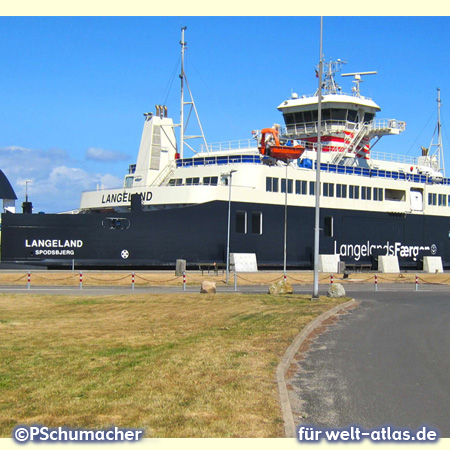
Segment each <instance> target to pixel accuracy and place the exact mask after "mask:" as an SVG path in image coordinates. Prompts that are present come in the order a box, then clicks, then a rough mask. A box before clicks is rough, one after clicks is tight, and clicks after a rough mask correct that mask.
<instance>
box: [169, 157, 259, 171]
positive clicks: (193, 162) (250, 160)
mask: <svg viewBox="0 0 450 450" xmlns="http://www.w3.org/2000/svg"><path fill="white" fill-rule="evenodd" d="M242 163H246V164H261V158H260V155H259V154H254V155H225V156H206V157H201V156H196V157H195V158H183V159H177V161H176V166H177V168H179V167H197V166H208V165H210V164H214V165H226V164H242Z"/></svg>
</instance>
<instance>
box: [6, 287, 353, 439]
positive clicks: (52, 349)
mask: <svg viewBox="0 0 450 450" xmlns="http://www.w3.org/2000/svg"><path fill="white" fill-rule="evenodd" d="M346 300H347V299H327V298H321V300H319V301H317V302H312V301H310V300H309V299H308V298H307V297H305V296H295V295H294V296H285V297H284V296H283V297H281V296H280V297H276V296H270V295H244V294H216V295H201V294H182V293H180V294H174V295H143V294H136V295H127V296H104V297H76V296H44V295H33V294H29V295H8V294H1V295H0V361H1V363H0V437H10V436H11V431H12V429H13V427H14V426H15V425H17V424H42V425H45V426H49V427H50V426H51V427H54V426H63V425H65V426H69V427H80V428H103V427H109V426H111V425H115V426H119V427H133V428H145V430H146V433H145V436H146V437H282V436H283V423H282V417H281V413H280V408H279V402H278V391H277V385H276V383H275V371H276V367H277V364H278V362H279V360H280V359H281V357H282V355H283V354H284V352H285V350H286V348H287V347H288V346H289V344H290V343H291V341H292V339H293V338H294V336H295V335H296V334H297V333H298V332H299V331H300V330H301V329H302V328H303V327H304V325H305V324H306V323H308V322H309V321H311V320H312V319H313V318H314V317H316V316H318V315H319V314H321V313H322V312H324V311H325V310H327V309H329V308H331V307H333V306H335V305H336V304H337V303H339V302H343V301H346Z"/></svg>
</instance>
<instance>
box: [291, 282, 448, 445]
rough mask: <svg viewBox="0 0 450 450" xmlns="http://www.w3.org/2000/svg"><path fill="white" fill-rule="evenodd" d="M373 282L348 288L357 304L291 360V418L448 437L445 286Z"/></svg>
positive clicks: (322, 423) (313, 423) (326, 424)
mask: <svg viewBox="0 0 450 450" xmlns="http://www.w3.org/2000/svg"><path fill="white" fill-rule="evenodd" d="M345 287H346V288H347V286H345ZM379 288H380V290H379V291H378V292H374V290H373V286H371V287H370V286H368V285H364V286H361V285H358V286H351V287H348V288H347V292H349V293H351V295H352V296H353V297H354V298H356V299H358V300H360V307H359V308H356V309H354V310H352V311H351V312H349V313H347V314H345V315H342V316H341V317H340V319H339V320H338V321H337V323H336V324H335V325H332V326H330V327H329V329H328V331H326V332H325V333H323V334H322V335H320V336H319V337H318V338H316V339H315V340H314V341H313V344H312V345H311V347H310V350H309V351H308V353H307V354H306V356H305V358H304V359H303V360H302V361H301V362H300V363H297V364H298V365H297V368H298V369H297V373H296V374H295V376H294V378H293V379H292V384H293V387H294V391H291V392H290V394H291V403H292V409H293V412H294V419H295V421H296V424H297V425H298V424H300V423H304V424H311V425H315V426H321V427H337V428H343V427H347V426H350V425H353V424H357V425H360V426H363V427H365V428H367V429H375V428H379V427H381V426H383V425H394V426H396V427H399V428H400V427H405V428H408V429H411V430H416V429H418V428H419V427H421V426H422V425H428V426H430V427H434V428H436V429H437V430H438V431H439V432H440V436H441V437H450V421H449V420H448V417H449V412H450V388H449V386H450V326H449V324H450V287H449V286H433V285H421V286H420V287H419V291H417V292H416V291H415V290H414V285H413V286H411V285H398V286H394V285H380V287H379ZM299 416H302V417H301V418H300V417H299Z"/></svg>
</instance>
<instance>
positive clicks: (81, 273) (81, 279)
mask: <svg viewBox="0 0 450 450" xmlns="http://www.w3.org/2000/svg"><path fill="white" fill-rule="evenodd" d="M80 289H83V272H80Z"/></svg>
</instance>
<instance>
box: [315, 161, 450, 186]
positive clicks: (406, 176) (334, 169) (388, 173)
mask: <svg viewBox="0 0 450 450" xmlns="http://www.w3.org/2000/svg"><path fill="white" fill-rule="evenodd" d="M316 167H317V163H314V168H316ZM320 170H321V171H323V172H328V173H338V174H343V175H356V176H362V177H368V178H388V179H391V180H403V181H411V182H414V183H425V184H443V185H447V186H448V185H450V178H443V177H442V178H441V177H436V176H433V175H430V174H427V175H421V174H415V173H409V172H402V171H396V170H384V169H371V168H368V167H355V166H342V165H338V164H328V163H321V164H320Z"/></svg>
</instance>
